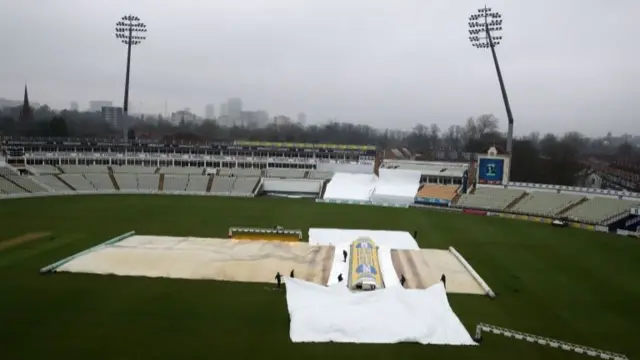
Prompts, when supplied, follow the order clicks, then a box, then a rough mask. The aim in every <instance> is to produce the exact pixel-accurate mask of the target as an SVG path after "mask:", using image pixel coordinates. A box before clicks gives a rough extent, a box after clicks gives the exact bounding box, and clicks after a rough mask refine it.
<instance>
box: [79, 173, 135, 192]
mask: <svg viewBox="0 0 640 360" xmlns="http://www.w3.org/2000/svg"><path fill="white" fill-rule="evenodd" d="M114 177H115V178H116V181H117V182H118V186H120V190H138V177H137V176H136V175H135V174H124V173H118V174H114ZM71 185H72V186H73V184H71ZM74 187H75V186H74Z"/></svg>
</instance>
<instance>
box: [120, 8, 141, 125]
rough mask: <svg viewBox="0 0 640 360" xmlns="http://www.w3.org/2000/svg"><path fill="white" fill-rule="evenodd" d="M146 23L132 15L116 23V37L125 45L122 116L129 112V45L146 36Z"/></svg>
mask: <svg viewBox="0 0 640 360" xmlns="http://www.w3.org/2000/svg"><path fill="white" fill-rule="evenodd" d="M146 32H147V25H145V24H144V23H143V22H142V21H140V18H139V17H137V16H133V15H125V16H123V17H122V18H121V19H120V21H118V22H117V23H116V37H117V38H118V39H120V41H122V43H123V44H125V45H127V74H126V78H125V81H124V104H123V107H122V110H123V113H124V116H125V117H126V116H127V113H128V112H129V72H130V70H131V47H132V46H134V45H138V44H140V43H141V42H142V41H143V40H145V39H146V38H147V37H146V36H145V33H146Z"/></svg>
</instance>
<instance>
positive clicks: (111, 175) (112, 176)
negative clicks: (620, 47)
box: [109, 166, 120, 190]
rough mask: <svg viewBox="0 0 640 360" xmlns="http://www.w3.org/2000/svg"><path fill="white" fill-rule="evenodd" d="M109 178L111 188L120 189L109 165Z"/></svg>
mask: <svg viewBox="0 0 640 360" xmlns="http://www.w3.org/2000/svg"><path fill="white" fill-rule="evenodd" d="M109 179H111V184H113V188H114V189H116V190H120V185H118V181H117V180H116V177H115V176H114V175H113V170H112V169H111V166H109Z"/></svg>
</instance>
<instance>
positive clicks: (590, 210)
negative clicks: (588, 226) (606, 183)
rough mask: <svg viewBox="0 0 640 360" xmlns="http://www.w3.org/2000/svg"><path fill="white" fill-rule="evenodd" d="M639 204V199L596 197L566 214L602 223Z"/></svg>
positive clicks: (582, 219)
mask: <svg viewBox="0 0 640 360" xmlns="http://www.w3.org/2000/svg"><path fill="white" fill-rule="evenodd" d="M638 206H640V202H637V201H631V200H618V199H615V198H605V197H594V198H593V199H590V200H589V201H587V202H585V203H583V204H580V205H578V206H576V207H575V208H573V209H571V210H569V211H568V212H567V213H566V214H565V215H566V216H567V217H569V218H575V219H579V220H581V221H585V222H591V223H601V222H605V221H607V220H609V219H611V218H613V217H615V216H616V215H619V214H621V213H623V212H625V211H628V210H629V209H630V208H632V207H638Z"/></svg>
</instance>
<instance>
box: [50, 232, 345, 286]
mask: <svg viewBox="0 0 640 360" xmlns="http://www.w3.org/2000/svg"><path fill="white" fill-rule="evenodd" d="M333 255H334V248H333V247H332V246H312V245H309V244H308V243H301V242H280V241H260V240H227V239H210V238H193V237H169V236H141V235H135V236H131V237H129V238H126V239H125V240H123V241H121V242H118V243H116V244H113V245H109V246H106V247H104V248H100V249H97V250H95V251H92V252H90V253H88V254H85V255H81V256H79V257H77V258H75V259H73V260H71V261H70V262H68V263H66V264H64V265H63V266H61V267H60V268H58V269H57V271H63V272H75V273H91V274H112V275H123V276H146V277H166V278H178V279H211V280H226V281H240V282H264V283H273V282H275V280H274V277H275V274H276V272H278V271H279V272H280V273H281V274H283V275H286V276H288V275H289V272H290V271H291V270H292V269H294V270H295V276H296V277H297V278H300V279H303V280H306V281H310V282H314V283H317V284H322V285H324V284H326V282H327V280H328V277H329V273H330V271H331V265H332V263H333Z"/></svg>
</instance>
